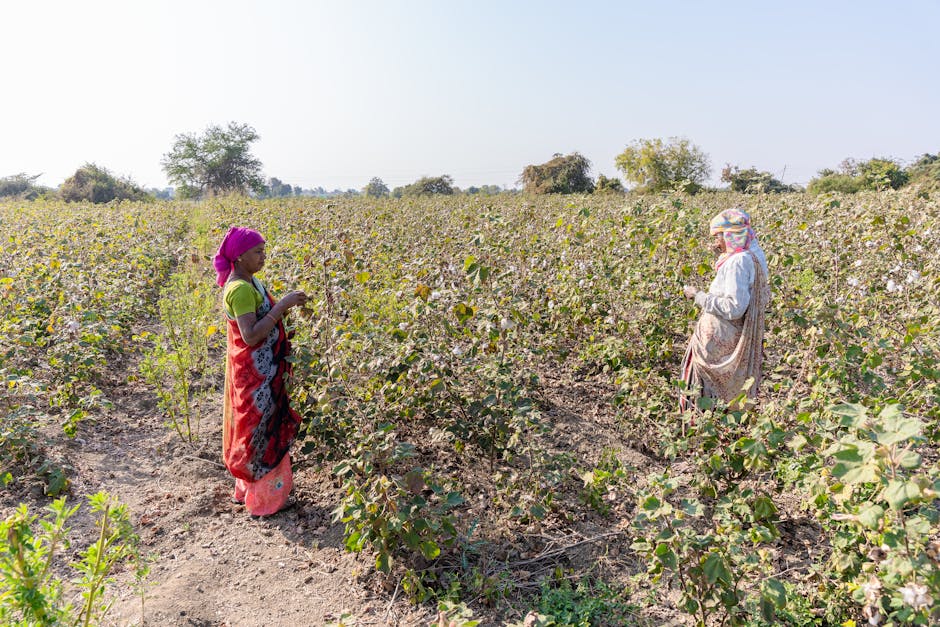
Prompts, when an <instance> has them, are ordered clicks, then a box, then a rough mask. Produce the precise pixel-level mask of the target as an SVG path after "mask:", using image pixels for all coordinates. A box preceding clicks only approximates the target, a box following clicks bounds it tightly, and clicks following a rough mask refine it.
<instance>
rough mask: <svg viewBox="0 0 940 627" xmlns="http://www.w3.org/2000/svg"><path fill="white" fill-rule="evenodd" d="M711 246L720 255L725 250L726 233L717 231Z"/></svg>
mask: <svg viewBox="0 0 940 627" xmlns="http://www.w3.org/2000/svg"><path fill="white" fill-rule="evenodd" d="M709 248H711V249H712V250H713V251H714V252H716V253H718V254H719V255H720V254H721V253H723V252H725V234H724V233H715V234H714V235H713V236H712V243H711V246H710V247H709Z"/></svg>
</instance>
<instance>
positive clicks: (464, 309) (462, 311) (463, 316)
mask: <svg viewBox="0 0 940 627" xmlns="http://www.w3.org/2000/svg"><path fill="white" fill-rule="evenodd" d="M453 311H454V315H455V316H457V320H459V321H460V324H466V323H467V320H469V319H470V318H472V317H473V316H474V314H475V313H476V309H475V308H474V307H471V306H470V305H467V304H466V303H457V304H456V305H454V310H453Z"/></svg>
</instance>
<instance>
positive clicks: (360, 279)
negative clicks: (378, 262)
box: [356, 271, 372, 285]
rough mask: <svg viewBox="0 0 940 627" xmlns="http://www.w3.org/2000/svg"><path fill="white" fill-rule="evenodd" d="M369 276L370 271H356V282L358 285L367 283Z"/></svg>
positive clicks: (370, 276)
mask: <svg viewBox="0 0 940 627" xmlns="http://www.w3.org/2000/svg"><path fill="white" fill-rule="evenodd" d="M370 278H372V273H370V272H365V271H363V272H357V273H356V283H359V284H360V285H362V284H365V283H367V282H368V281H369V279H370Z"/></svg>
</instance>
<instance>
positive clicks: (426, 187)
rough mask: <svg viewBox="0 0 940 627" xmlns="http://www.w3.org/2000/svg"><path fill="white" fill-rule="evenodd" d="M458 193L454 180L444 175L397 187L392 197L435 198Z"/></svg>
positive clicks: (428, 177)
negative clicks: (438, 195)
mask: <svg viewBox="0 0 940 627" xmlns="http://www.w3.org/2000/svg"><path fill="white" fill-rule="evenodd" d="M458 191H459V190H458V189H457V188H456V187H454V179H452V178H451V177H450V176H449V175H447V174H444V175H442V176H433V177H432V176H425V177H423V178H420V179H418V180H417V181H415V182H414V183H412V184H410V185H405V186H404V187H396V188H395V190H394V191H393V192H392V196H394V197H395V198H401V197H403V196H433V195H436V194H442V195H445V196H450V195H452V194H454V193H456V192H458Z"/></svg>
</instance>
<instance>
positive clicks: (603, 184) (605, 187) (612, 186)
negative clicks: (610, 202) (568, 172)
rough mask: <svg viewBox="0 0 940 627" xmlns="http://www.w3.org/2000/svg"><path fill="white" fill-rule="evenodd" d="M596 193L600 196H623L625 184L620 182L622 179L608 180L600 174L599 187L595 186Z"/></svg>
mask: <svg viewBox="0 0 940 627" xmlns="http://www.w3.org/2000/svg"><path fill="white" fill-rule="evenodd" d="M594 191H595V192H596V193H598V194H622V193H623V192H624V191H625V190H624V189H623V183H621V182H620V179H618V178H607V177H606V176H604V175H603V174H598V175H597V185H595V187H594Z"/></svg>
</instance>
